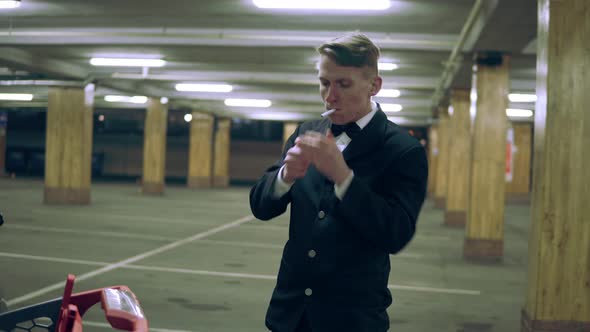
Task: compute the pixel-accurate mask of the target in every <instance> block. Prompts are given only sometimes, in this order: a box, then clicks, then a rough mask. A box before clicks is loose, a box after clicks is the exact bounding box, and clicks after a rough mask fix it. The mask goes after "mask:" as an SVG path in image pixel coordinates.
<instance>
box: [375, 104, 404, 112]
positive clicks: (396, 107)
mask: <svg viewBox="0 0 590 332" xmlns="http://www.w3.org/2000/svg"><path fill="white" fill-rule="evenodd" d="M379 106H381V109H382V110H383V112H385V113H388V112H400V111H401V110H402V109H404V108H403V107H402V105H400V104H379Z"/></svg>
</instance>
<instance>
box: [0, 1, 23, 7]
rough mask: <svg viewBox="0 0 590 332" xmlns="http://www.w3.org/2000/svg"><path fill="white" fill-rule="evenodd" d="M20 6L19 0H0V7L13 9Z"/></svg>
mask: <svg viewBox="0 0 590 332" xmlns="http://www.w3.org/2000/svg"><path fill="white" fill-rule="evenodd" d="M18 7H20V0H0V9H13V8H18Z"/></svg>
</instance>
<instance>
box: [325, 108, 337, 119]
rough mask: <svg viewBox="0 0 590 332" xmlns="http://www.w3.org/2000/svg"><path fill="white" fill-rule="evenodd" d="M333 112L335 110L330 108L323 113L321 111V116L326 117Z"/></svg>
mask: <svg viewBox="0 0 590 332" xmlns="http://www.w3.org/2000/svg"><path fill="white" fill-rule="evenodd" d="M334 112H336V110H335V109H331V110H328V111H325V112H324V113H322V118H325V117H327V116H328V115H330V114H332V113H334Z"/></svg>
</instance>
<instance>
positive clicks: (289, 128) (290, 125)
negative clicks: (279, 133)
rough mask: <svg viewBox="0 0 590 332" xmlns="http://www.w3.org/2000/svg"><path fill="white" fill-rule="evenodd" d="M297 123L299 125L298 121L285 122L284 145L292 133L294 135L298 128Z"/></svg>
mask: <svg viewBox="0 0 590 332" xmlns="http://www.w3.org/2000/svg"><path fill="white" fill-rule="evenodd" d="M297 125H298V123H297V122H285V123H283V146H284V145H285V143H286V142H287V140H288V139H289V137H291V135H293V133H294V132H295V130H296V129H297Z"/></svg>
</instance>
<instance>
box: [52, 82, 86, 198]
mask: <svg viewBox="0 0 590 332" xmlns="http://www.w3.org/2000/svg"><path fill="white" fill-rule="evenodd" d="M93 105H94V85H92V84H89V85H87V86H86V88H70V87H68V88H51V89H49V100H48V107H47V130H46V142H45V190H44V196H43V201H44V203H45V204H90V183H91V158H92V112H93Z"/></svg>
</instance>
